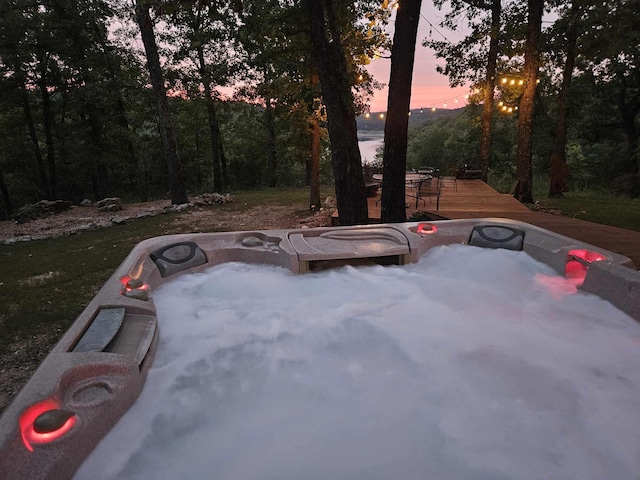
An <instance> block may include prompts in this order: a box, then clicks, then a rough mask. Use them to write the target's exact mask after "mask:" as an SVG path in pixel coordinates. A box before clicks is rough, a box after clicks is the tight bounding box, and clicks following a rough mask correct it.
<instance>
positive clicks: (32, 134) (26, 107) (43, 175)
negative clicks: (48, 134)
mask: <svg viewBox="0 0 640 480" xmlns="http://www.w3.org/2000/svg"><path fill="white" fill-rule="evenodd" d="M18 73H19V71H18V69H16V75H17V74H18ZM20 75H21V73H20ZM18 88H19V89H20V96H21V97H22V112H23V114H24V120H25V122H26V124H27V128H28V129H29V138H30V139H31V146H32V148H33V155H34V157H35V159H36V168H37V170H38V176H39V177H40V188H41V189H42V192H44V195H45V196H46V198H48V199H51V190H50V189H49V179H48V178H47V171H46V169H45V166H44V159H43V158H42V151H41V150H40V143H39V142H38V135H37V133H36V128H35V125H34V124H33V115H32V114H31V104H30V103H29V93H28V92H27V88H26V86H25V84H24V79H22V78H21V79H20V82H19V85H18Z"/></svg>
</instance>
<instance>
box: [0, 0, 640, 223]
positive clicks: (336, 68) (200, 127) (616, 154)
mask: <svg viewBox="0 0 640 480" xmlns="http://www.w3.org/2000/svg"><path fill="white" fill-rule="evenodd" d="M434 3H435V4H436V6H438V7H440V8H442V11H443V16H442V21H441V23H440V24H439V28H440V29H442V31H455V30H459V31H461V32H462V33H461V34H460V36H459V38H461V40H459V41H458V42H457V43H454V42H449V41H448V40H435V39H434V38H435V37H434V36H432V37H430V38H428V39H417V41H418V42H423V43H424V44H425V45H426V46H428V47H430V48H431V49H432V50H433V51H434V52H435V55H436V56H437V57H438V58H439V59H440V61H441V63H440V67H439V68H438V69H439V71H440V73H442V74H443V75H446V76H447V77H448V78H449V82H450V84H451V85H452V86H459V85H469V88H470V90H469V92H470V93H469V99H468V100H469V104H468V106H467V107H465V108H464V109H463V110H462V111H461V113H460V114H459V115H456V116H443V117H441V118H437V119H436V118H435V117H434V118H432V119H428V120H427V121H425V122H422V123H421V122H419V121H418V118H417V117H418V116H416V115H414V116H413V117H412V119H411V126H410V128H409V130H408V145H406V143H407V141H406V138H405V140H404V143H405V146H404V147H403V146H402V143H403V142H402V141H400V142H399V143H397V145H399V147H398V148H395V147H393V146H394V145H396V143H394V141H395V140H394V139H395V138H398V137H399V138H400V139H402V136H403V135H405V136H406V135H407V134H406V133H403V132H402V128H400V130H398V129H396V130H395V131H393V130H392V129H391V128H390V127H394V128H395V127H396V126H398V125H400V126H401V127H402V125H401V124H402V123H403V122H401V121H398V120H397V118H398V117H397V116H396V117H393V115H392V116H391V117H389V116H387V117H386V118H387V121H386V124H382V125H381V127H382V128H384V129H385V135H386V142H385V144H386V145H387V147H386V148H387V149H390V151H389V152H387V153H386V154H385V157H387V158H385V162H389V163H392V164H391V165H390V166H388V167H389V168H396V169H398V170H401V171H402V172H403V171H404V169H405V167H417V166H421V165H433V166H438V167H439V168H441V169H443V170H453V169H455V168H456V166H458V165H460V164H469V165H477V166H479V167H481V168H482V169H483V172H484V177H485V180H486V179H489V180H490V181H491V180H495V179H500V180H501V181H504V182H507V183H511V182H515V184H516V185H517V188H516V192H515V194H516V196H517V197H518V198H519V199H520V200H521V201H527V200H531V183H532V178H533V177H534V175H535V178H536V181H539V180H538V179H543V180H541V181H545V182H548V191H549V194H550V195H562V193H563V192H564V191H567V189H569V188H604V189H613V190H614V191H615V192H617V193H620V194H625V195H631V196H639V195H640V176H639V175H638V172H639V164H640V153H639V151H638V138H639V133H638V128H639V126H638V113H639V112H640V61H639V55H640V53H639V52H640V25H639V23H640V20H638V16H637V12H638V11H640V0H614V1H611V2H596V3H593V2H584V1H579V0H576V1H573V2H557V1H551V0H529V1H528V2H517V1H509V0H450V1H446V2H445V1H444V0H435V1H434ZM420 4H421V2H420V1H416V0H405V1H404V2H402V1H400V2H392V1H391V2H390V1H388V0H377V1H374V0H369V1H348V0H334V1H333V2H330V1H328V0H322V1H318V2H314V1H312V0H307V1H299V0H288V1H284V0H265V1H257V0H235V1H231V0H230V1H223V2H212V1H210V0H198V1H193V2H184V1H180V0H77V1H76V0H74V1H72V0H5V1H3V2H1V3H0V69H1V70H2V75H1V76H0V128H1V130H2V135H1V136H0V193H1V195H0V219H8V218H11V216H12V215H13V214H14V213H15V212H16V210H17V209H19V208H20V207H21V206H22V205H24V204H27V203H33V202H37V201H39V200H42V199H50V200H54V199H63V200H69V201H71V202H73V203H76V204H77V203H79V202H81V201H82V200H83V199H86V198H88V199H91V200H100V199H102V198H105V197H109V196H119V197H122V198H123V199H125V200H126V201H145V200H148V199H156V198H168V199H169V198H170V199H171V201H172V203H182V202H184V201H187V200H188V196H189V195H195V194H198V193H202V192H205V191H208V192H212V191H216V192H227V191H232V190H234V189H255V188H263V187H274V186H279V187H287V186H302V185H309V186H310V191H311V198H310V205H319V199H314V198H313V192H314V191H319V188H318V185H320V183H322V184H330V183H332V182H335V184H336V191H337V195H338V201H339V202H340V197H341V196H342V197H344V198H346V199H349V198H356V197H358V195H360V190H358V191H354V192H346V190H344V189H343V190H342V193H341V191H340V188H341V187H340V185H348V184H349V182H351V183H354V182H353V181H352V180H354V179H355V180H356V181H355V183H358V178H361V175H362V173H361V172H359V173H357V175H356V173H354V169H353V168H352V167H353V160H352V158H350V159H348V161H347V160H340V159H339V158H337V157H338V155H339V154H340V152H342V151H343V150H344V149H341V148H338V145H343V144H344V145H347V144H348V145H351V146H352V145H353V142H354V141H356V140H354V138H355V137H354V135H352V136H351V137H348V138H347V137H345V136H344V135H343V136H342V137H340V138H338V135H340V134H342V133H345V132H346V133H349V132H350V128H351V125H353V129H354V134H355V125H356V120H355V117H356V116H359V120H358V124H359V125H363V122H362V119H363V118H364V115H365V113H367V112H368V108H367V99H368V98H369V97H370V96H371V94H372V92H373V91H374V90H375V89H376V88H379V87H380V85H381V83H387V82H389V79H375V78H372V77H371V76H370V74H369V73H368V72H367V70H366V66H367V65H368V64H369V63H370V62H371V61H375V59H376V58H378V57H380V56H390V57H391V62H392V79H391V84H393V82H394V80H393V75H394V74H393V69H394V67H393V65H394V62H396V61H397V62H396V65H398V66H400V65H405V66H404V67H398V68H399V69H400V70H399V71H400V72H402V71H404V72H406V71H407V67H406V65H408V64H407V63H404V64H402V63H401V60H402V58H401V56H402V55H403V52H404V51H405V50H406V49H405V50H401V49H400V48H398V49H397V50H395V51H394V42H393V41H392V38H391V35H390V34H389V33H387V31H388V30H389V29H390V27H391V21H392V20H393V18H394V15H393V12H394V10H396V11H397V12H398V14H397V15H395V16H396V17H397V18H396V32H398V31H405V30H399V29H398V21H400V20H402V19H401V18H400V17H401V15H402V14H404V11H405V10H404V9H405V6H406V9H407V11H409V10H411V8H413V9H414V12H415V11H417V12H419V8H420ZM416 6H417V9H418V10H415V8H416ZM412 18H413V20H411V19H410V20H411V21H412V22H417V21H418V18H417V16H416V14H415V13H414V14H413V17H412ZM543 18H544V20H543ZM403 21H407V20H406V19H404V20H403ZM336 39H337V40H339V41H336ZM394 41H395V43H396V44H397V46H399V45H400V41H402V42H405V43H404V45H406V44H407V43H406V42H411V41H412V39H411V38H405V39H394ZM413 43H415V38H414V39H413ZM336 44H338V46H339V47H340V49H339V50H338V49H335V48H334V47H336ZM336 52H337V53H336ZM411 55H413V53H412V54H411ZM411 61H412V58H411ZM331 62H333V63H331ZM411 65H412V63H411ZM403 81H404V83H402V85H401V86H399V87H398V91H401V90H404V91H405V93H406V89H407V83H406V79H405V80H403ZM410 81H411V78H410V75H409V84H408V85H409V88H410ZM398 85H399V84H398ZM345 88H346V92H347V93H346V94H344V92H345ZM333 92H343V93H341V94H340V95H337V94H336V95H333ZM349 92H350V93H351V94H350V95H349ZM391 97H392V96H391V95H390V108H389V112H388V113H390V114H391V113H392V107H393V106H394V105H398V108H396V109H395V111H400V115H404V116H405V117H406V116H407V113H408V111H409V110H408V101H407V102H406V105H407V106H406V107H403V106H402V105H403V104H402V101H396V100H393V99H392V98H391ZM393 98H399V97H393ZM404 98H406V94H405V96H404ZM394 102H395V103H394ZM401 104H402V105H401ZM402 108H404V110H402ZM341 109H342V110H341ZM403 111H404V112H405V113H404V114H403V113H402V112H403ZM332 112H333V113H332ZM332 115H333V119H336V118H337V119H338V121H346V122H347V125H348V126H349V128H342V130H341V129H340V127H339V125H338V126H337V123H336V120H334V121H333V125H334V126H333V130H332ZM350 116H351V117H353V118H352V122H351V121H349V120H348V117H350ZM345 117H347V120H344V119H345ZM425 117H426V116H425ZM340 119H342V120H340ZM404 123H405V124H407V123H408V121H406V122H404ZM405 126H406V125H405ZM387 129H389V131H386V130H387ZM341 142H342V143H341ZM349 142H351V143H349ZM392 147H393V148H392ZM403 148H405V149H406V150H404V152H405V153H403ZM347 150H349V149H347ZM351 151H352V150H349V152H351ZM349 154H350V155H351V157H353V156H354V155H355V156H357V152H356V153H355V154H353V155H352V154H351V153H349ZM398 155H400V156H402V155H404V157H403V158H402V161H397V160H394V159H396V158H398ZM405 157H406V163H405ZM349 162H351V163H349ZM385 168H387V166H385ZM389 171H391V170H389ZM345 172H346V173H345ZM343 173H344V175H343ZM349 175H356V176H355V177H350V176H349ZM358 175H360V177H358ZM360 183H361V182H360ZM387 190H388V191H391V189H387ZM518 193H519V196H518ZM384 202H385V199H384V198H383V205H384ZM383 209H384V206H383Z"/></svg>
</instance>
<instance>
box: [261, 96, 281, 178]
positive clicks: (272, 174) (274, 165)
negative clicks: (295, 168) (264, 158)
mask: <svg viewBox="0 0 640 480" xmlns="http://www.w3.org/2000/svg"><path fill="white" fill-rule="evenodd" d="M264 105H265V109H264V116H265V122H266V124H267V132H268V133H269V152H268V154H269V186H270V187H275V186H276V185H277V183H278V172H277V170H278V152H277V150H276V125H275V120H274V118H273V105H272V104H271V99H270V98H268V97H265V99H264Z"/></svg>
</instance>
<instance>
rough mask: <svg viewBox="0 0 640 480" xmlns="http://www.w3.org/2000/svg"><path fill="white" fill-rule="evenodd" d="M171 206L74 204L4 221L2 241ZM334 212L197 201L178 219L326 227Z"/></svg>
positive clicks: (193, 225)
mask: <svg viewBox="0 0 640 480" xmlns="http://www.w3.org/2000/svg"><path fill="white" fill-rule="evenodd" d="M169 207H170V206H169V202H168V201H166V200H158V201H154V202H143V203H129V204H125V205H124V208H123V209H122V210H120V211H118V212H99V211H98V209H97V208H95V207H80V206H73V207H71V209H70V210H67V211H64V212H61V213H58V214H56V215H53V216H51V217H47V218H40V219H37V220H32V221H31V222H28V223H22V224H18V223H15V222H13V221H3V222H0V243H13V242H16V241H31V240H40V239H45V238H51V237H59V236H63V235H69V234H71V233H76V232H80V231H82V230H89V229H97V228H106V227H110V226H112V225H116V224H118V223H122V222H124V221H126V220H128V219H132V218H139V217H145V216H151V215H159V214H162V213H165V212H166V211H167V209H168V208H169ZM331 213H332V209H331V208H326V209H325V208H323V210H321V211H320V212H318V213H316V214H315V215H310V216H307V217H300V215H299V208H297V207H296V206H259V207H253V208H250V209H249V210H248V211H243V212H229V211H228V210H223V211H222V210H221V211H216V209H215V208H206V207H205V208H203V207H201V206H197V205H195V206H191V207H189V208H185V209H184V210H181V211H179V212H178V218H177V219H176V223H178V224H184V225H185V226H186V227H187V228H188V229H189V230H192V231H200V232H203V231H207V230H213V229H215V230H217V231H220V230H227V231H235V230H253V229H258V228H259V229H261V230H267V229H278V228H304V227H322V226H329V225H331Z"/></svg>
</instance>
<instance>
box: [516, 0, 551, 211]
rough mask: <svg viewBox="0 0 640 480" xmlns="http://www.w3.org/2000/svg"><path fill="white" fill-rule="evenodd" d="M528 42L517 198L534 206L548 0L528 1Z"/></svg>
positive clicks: (524, 70) (520, 117)
mask: <svg viewBox="0 0 640 480" xmlns="http://www.w3.org/2000/svg"><path fill="white" fill-rule="evenodd" d="M527 5H528V22H527V39H526V41H525V46H524V69H523V80H524V92H523V93H522V98H521V99H520V106H519V110H518V112H519V115H518V154H517V165H516V182H517V183H516V187H515V189H514V193H513V196H514V197H515V198H516V199H518V200H519V201H520V202H522V203H533V154H532V144H533V112H534V107H535V95H536V87H537V80H538V65H539V62H540V60H539V43H540V36H541V32H542V14H543V12H544V0H528V2H527Z"/></svg>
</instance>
